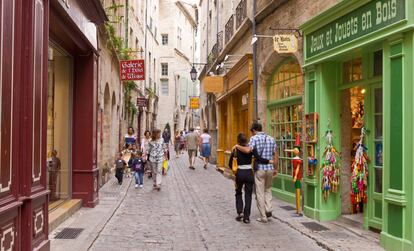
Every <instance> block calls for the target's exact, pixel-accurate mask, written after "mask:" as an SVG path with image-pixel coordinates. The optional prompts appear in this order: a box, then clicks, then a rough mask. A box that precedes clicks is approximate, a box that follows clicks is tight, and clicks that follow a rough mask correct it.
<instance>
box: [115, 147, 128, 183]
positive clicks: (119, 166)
mask: <svg viewBox="0 0 414 251" xmlns="http://www.w3.org/2000/svg"><path fill="white" fill-rule="evenodd" d="M125 166H126V162H125V160H124V159H123V158H122V152H120V153H119V155H118V158H117V159H116V161H115V168H116V171H115V177H116V178H117V179H118V184H119V185H122V179H123V177H124V168H125Z"/></svg>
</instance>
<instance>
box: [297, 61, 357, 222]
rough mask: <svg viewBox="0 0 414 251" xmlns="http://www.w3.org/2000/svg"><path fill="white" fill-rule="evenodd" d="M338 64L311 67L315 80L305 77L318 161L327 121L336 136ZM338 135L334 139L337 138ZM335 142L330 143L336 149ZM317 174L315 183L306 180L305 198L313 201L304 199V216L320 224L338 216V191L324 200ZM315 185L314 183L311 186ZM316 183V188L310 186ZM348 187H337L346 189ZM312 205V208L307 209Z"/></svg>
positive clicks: (337, 124)
mask: <svg viewBox="0 0 414 251" xmlns="http://www.w3.org/2000/svg"><path fill="white" fill-rule="evenodd" d="M339 69H340V67H339V65H338V63H336V62H325V63H322V64H320V65H318V66H317V67H316V68H315V78H314V80H313V79H312V78H308V79H307V80H308V83H307V90H309V86H310V82H312V84H311V86H312V88H315V89H314V90H315V92H314V96H313V97H311V96H309V93H310V94H313V92H312V91H311V92H309V93H308V94H307V96H306V102H305V104H306V105H307V108H306V109H307V111H309V112H310V111H311V110H312V109H311V108H310V104H312V106H314V107H315V111H316V112H318V114H319V123H318V144H317V147H316V149H315V156H316V158H317V159H318V160H320V162H322V161H323V151H324V149H325V144H326V139H325V132H326V130H327V129H328V128H327V125H328V122H329V124H330V129H332V130H333V132H334V135H340V134H341V131H340V109H339V107H341V106H340V101H341V99H340V92H339V91H338V89H337V88H338V83H340V80H339V76H340V74H339ZM338 137H339V136H337V138H338ZM338 144H339V139H338V140H336V141H335V142H334V145H335V147H336V148H337V149H340V148H339V147H338V146H339V145H338ZM316 170H319V173H316V180H314V179H312V178H306V179H305V183H306V184H307V185H306V188H305V193H306V196H312V195H314V196H315V197H314V201H313V199H311V198H306V201H305V211H304V212H305V214H306V215H307V216H309V217H312V218H316V219H318V220H320V221H328V220H334V219H336V218H337V217H338V216H339V215H341V203H340V201H341V198H340V197H341V196H340V194H341V192H340V191H338V192H337V193H330V195H329V198H328V199H327V201H325V200H324V199H323V197H322V192H321V190H320V187H321V180H322V176H323V169H322V168H319V169H316ZM315 182H316V183H315ZM315 184H316V187H315V186H314V185H315ZM348 185H349V184H348V183H346V184H341V185H340V187H342V186H348ZM312 204H314V206H315V207H314V208H311V207H310V206H311V205H312Z"/></svg>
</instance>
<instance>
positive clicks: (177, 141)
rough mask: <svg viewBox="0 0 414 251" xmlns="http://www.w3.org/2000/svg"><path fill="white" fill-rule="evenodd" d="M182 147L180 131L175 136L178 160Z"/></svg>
mask: <svg viewBox="0 0 414 251" xmlns="http://www.w3.org/2000/svg"><path fill="white" fill-rule="evenodd" d="M180 146H181V136H180V133H179V132H178V131H176V132H175V136H174V150H175V157H176V158H178V157H179V154H180V151H181V150H180Z"/></svg>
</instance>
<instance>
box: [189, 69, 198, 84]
mask: <svg viewBox="0 0 414 251" xmlns="http://www.w3.org/2000/svg"><path fill="white" fill-rule="evenodd" d="M190 76H191V80H192V81H193V82H195V81H196V80H197V70H196V68H195V67H194V65H193V68H191V71H190Z"/></svg>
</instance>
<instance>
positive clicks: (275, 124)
mask: <svg viewBox="0 0 414 251" xmlns="http://www.w3.org/2000/svg"><path fill="white" fill-rule="evenodd" d="M267 87H268V92H267V98H268V121H269V123H268V124H269V127H268V128H269V134H270V135H271V136H272V137H274V139H275V140H276V143H277V145H278V153H279V164H278V171H279V173H280V174H286V175H291V174H292V164H291V160H292V158H293V157H294V156H293V154H292V153H290V152H285V149H292V148H293V146H294V144H295V135H296V133H301V131H302V116H303V105H302V94H303V88H304V85H303V75H302V70H301V67H300V65H299V63H298V62H297V61H296V60H294V59H287V60H285V61H283V62H282V64H281V65H280V66H279V67H277V68H276V70H275V71H274V73H273V75H272V77H271V79H270V81H269V82H268V86H267Z"/></svg>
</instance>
